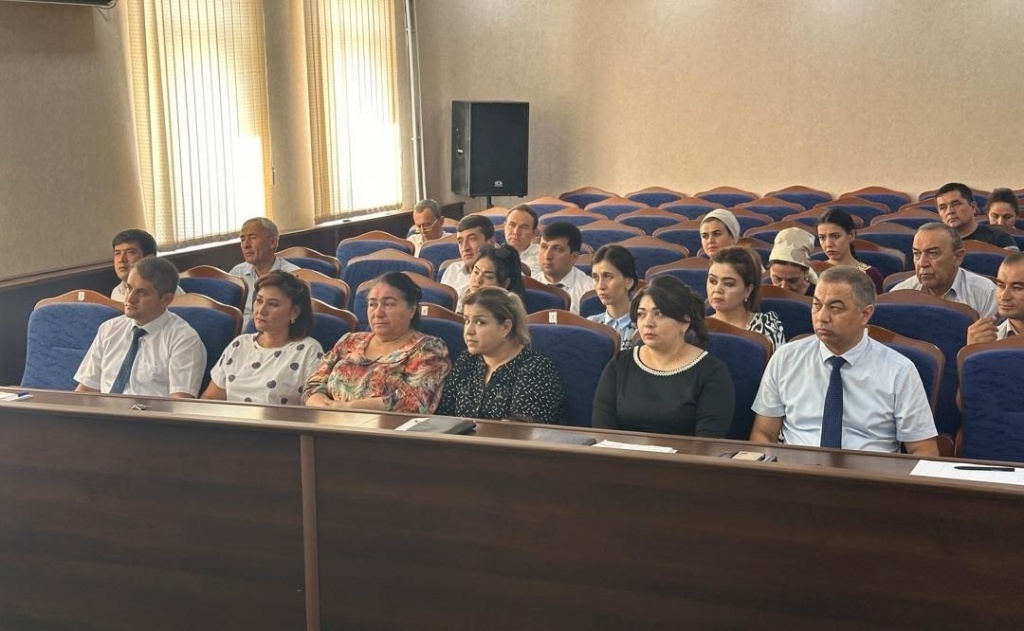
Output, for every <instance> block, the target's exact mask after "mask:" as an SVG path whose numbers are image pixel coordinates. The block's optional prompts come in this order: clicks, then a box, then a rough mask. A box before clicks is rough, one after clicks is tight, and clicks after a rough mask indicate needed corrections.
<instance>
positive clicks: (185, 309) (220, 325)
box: [167, 294, 242, 391]
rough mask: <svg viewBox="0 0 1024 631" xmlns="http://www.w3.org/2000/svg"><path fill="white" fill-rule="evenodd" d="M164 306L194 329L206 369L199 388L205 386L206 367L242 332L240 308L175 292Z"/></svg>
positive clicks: (207, 381)
mask: <svg viewBox="0 0 1024 631" xmlns="http://www.w3.org/2000/svg"><path fill="white" fill-rule="evenodd" d="M167 310H168V311H170V312H171V313H174V314H175V315H177V316H178V317H180V318H181V319H183V320H184V321H185V322H187V323H188V325H189V326H191V327H192V328H193V329H195V331H196V333H198V334H199V339H201V340H202V341H203V346H205V347H206V370H205V372H204V373H203V384H202V387H201V388H200V391H202V390H205V389H206V384H208V383H209V382H210V369H211V368H213V365H214V364H216V363H217V362H218V361H220V356H221V355H222V354H223V353H224V349H225V348H227V347H228V344H230V343H231V341H232V340H234V339H235V338H236V337H238V334H239V333H241V332H242V311H241V310H240V309H238V308H237V307H233V306H230V305H226V304H223V303H220V302H217V301H216V300H213V299H211V298H207V297H206V296H202V295H199V294H184V295H181V296H175V297H174V300H172V301H171V305H170V306H169V307H168V308H167Z"/></svg>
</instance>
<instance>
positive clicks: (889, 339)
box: [868, 324, 946, 414]
mask: <svg viewBox="0 0 1024 631" xmlns="http://www.w3.org/2000/svg"><path fill="white" fill-rule="evenodd" d="M868 335H870V336H871V339H874V340H877V341H879V342H881V343H882V344H885V345H886V346H888V347H889V348H891V349H893V350H894V351H897V352H898V353H900V354H901V355H903V356H904V357H906V358H907V359H909V360H910V361H912V362H914V366H916V367H917V373H918V374H919V375H921V383H923V384H924V389H925V392H927V393H928V402H929V403H930V404H931V407H932V414H934V413H935V410H936V409H937V406H938V404H939V386H940V385H942V371H943V370H945V366H946V358H945V357H943V355H942V351H941V350H940V349H939V347H938V346H936V345H934V344H932V343H931V342H924V341H921V340H915V339H913V338H910V337H907V336H905V335H900V334H899V333H896V332H894V331H890V330H889V329H886V328H882V327H880V326H877V325H874V324H870V325H868Z"/></svg>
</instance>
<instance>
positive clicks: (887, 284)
mask: <svg viewBox="0 0 1024 631" xmlns="http://www.w3.org/2000/svg"><path fill="white" fill-rule="evenodd" d="M914 273H915V272H914V270H908V271H906V272H896V273H895V274H889V275H888V276H886V277H885V278H884V279H882V291H892V288H893V287H895V286H896V285H899V284H900V283H902V282H903V281H905V280H907V279H908V278H910V277H911V276H913V275H914Z"/></svg>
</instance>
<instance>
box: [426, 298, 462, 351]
mask: <svg viewBox="0 0 1024 631" xmlns="http://www.w3.org/2000/svg"><path fill="white" fill-rule="evenodd" d="M464 328H465V327H464V321H463V319H462V316H461V315H459V314H457V313H455V312H454V311H452V310H450V309H445V308H444V307H439V306H437V305H435V304H427V303H420V325H419V330H420V331H421V332H423V333H426V334H427V335H433V336H434V337H438V338H441V339H442V340H444V343H445V346H447V347H448V357H449V358H450V359H451V361H452V363H453V364H454V363H455V360H456V359H458V358H459V355H461V354H462V353H463V351H465V350H466V340H465V338H464V337H463V330H464Z"/></svg>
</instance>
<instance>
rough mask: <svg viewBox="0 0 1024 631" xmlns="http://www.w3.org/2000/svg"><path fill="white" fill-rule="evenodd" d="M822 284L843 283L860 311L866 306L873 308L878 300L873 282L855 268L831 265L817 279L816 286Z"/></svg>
mask: <svg viewBox="0 0 1024 631" xmlns="http://www.w3.org/2000/svg"><path fill="white" fill-rule="evenodd" d="M822 283H843V284H844V285H846V286H848V287H849V288H850V291H852V292H853V297H854V298H856V299H857V303H858V304H859V305H860V307H861V308H862V309H863V308H864V307H867V306H868V305H871V306H874V305H875V303H876V302H877V300H878V296H877V294H876V293H875V281H873V280H871V277H870V276H868V275H867V274H865V273H864V272H862V271H860V270H859V269H857V268H856V267H850V266H848V265H833V266H832V267H830V268H828V269H827V270H825V271H824V272H822V273H821V276H819V277H818V285H821V284H822Z"/></svg>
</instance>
